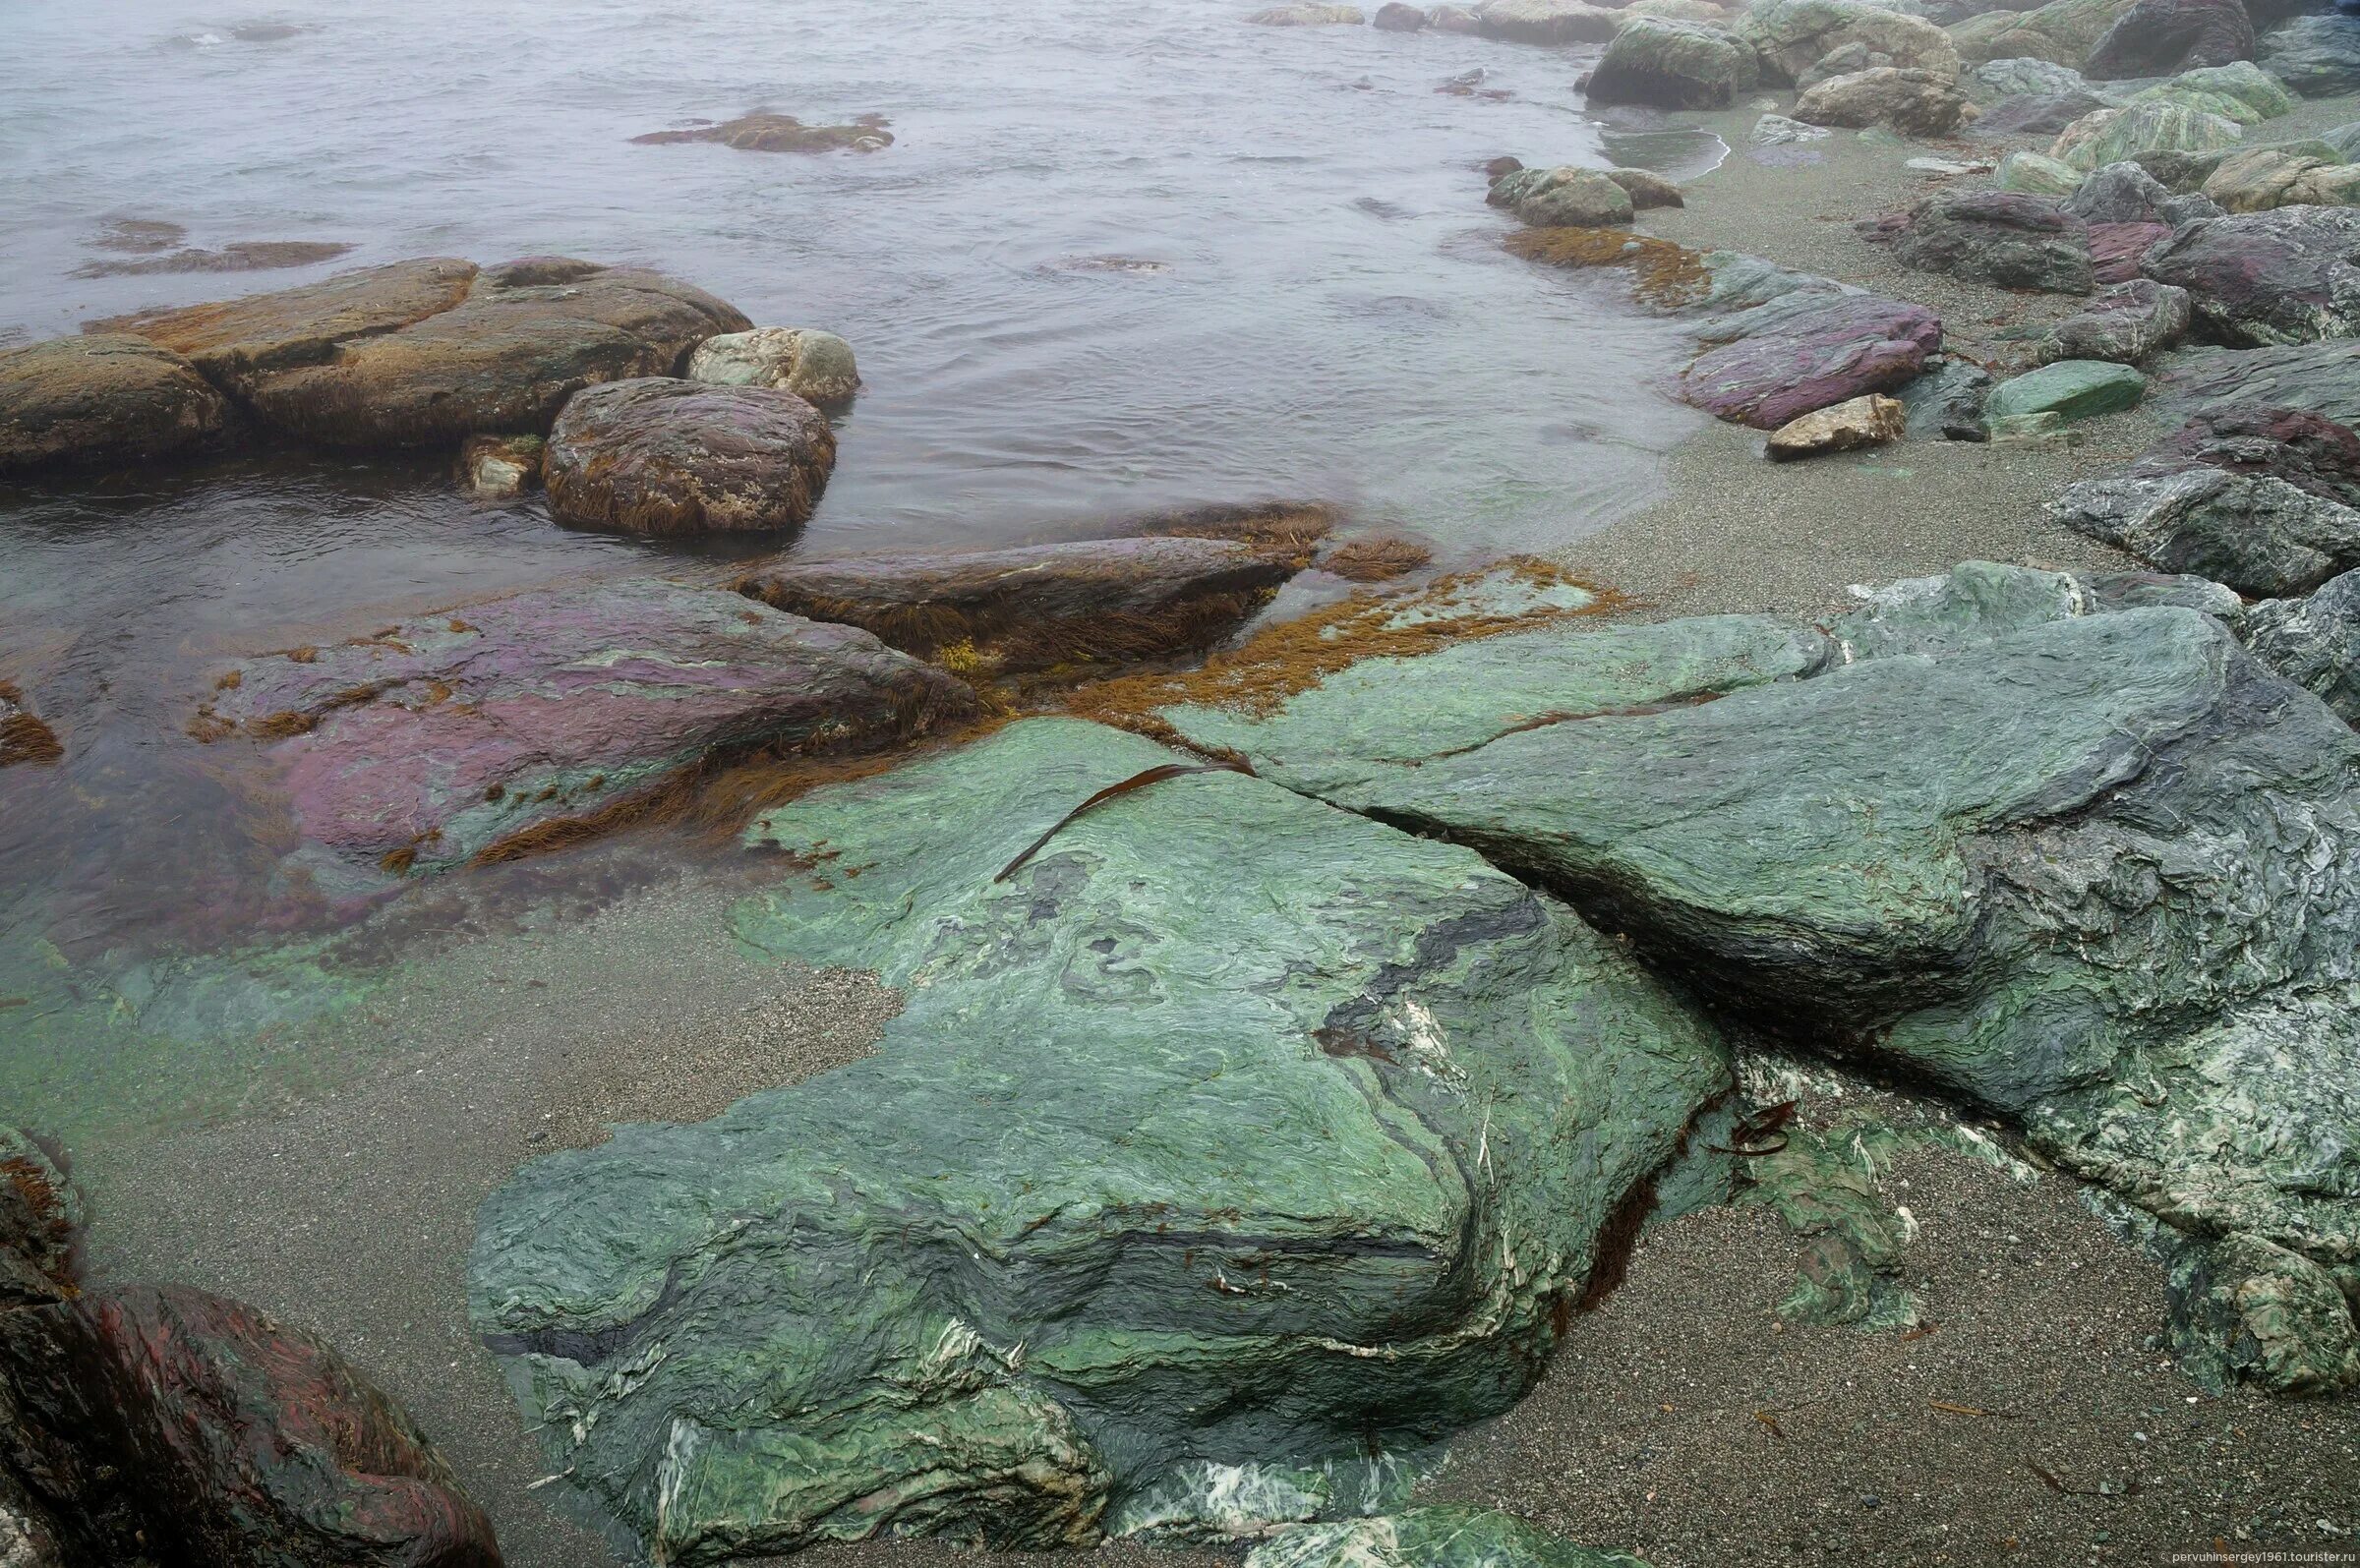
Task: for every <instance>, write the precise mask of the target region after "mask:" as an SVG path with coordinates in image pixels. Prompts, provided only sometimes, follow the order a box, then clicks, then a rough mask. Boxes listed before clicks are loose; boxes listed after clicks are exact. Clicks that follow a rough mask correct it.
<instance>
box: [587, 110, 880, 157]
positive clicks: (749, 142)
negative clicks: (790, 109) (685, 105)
mask: <svg viewBox="0 0 2360 1568" xmlns="http://www.w3.org/2000/svg"><path fill="white" fill-rule="evenodd" d="M890 123H891V122H890V121H888V120H887V119H886V118H885V117H884V116H883V115H881V114H863V115H861V116H859V117H858V118H857V119H856V120H854V121H853V122H852V123H851V124H850V125H805V124H803V122H802V121H800V120H798V119H797V118H796V117H795V116H794V115H792V114H746V115H740V116H738V118H737V119H735V120H724V121H722V122H721V123H720V124H719V125H705V126H697V127H695V128H693V129H691V130H686V131H650V132H648V133H647V134H646V135H645V136H635V137H633V138H631V142H632V144H633V145H638V146H660V145H665V144H668V143H680V142H715V143H719V144H720V145H723V146H727V147H736V148H738V150H739V151H741V152H835V151H849V152H875V151H878V150H879V149H881V148H884V147H889V146H891V145H893V133H892V132H891V131H888V130H886V129H885V127H886V126H887V125H889V124H890Z"/></svg>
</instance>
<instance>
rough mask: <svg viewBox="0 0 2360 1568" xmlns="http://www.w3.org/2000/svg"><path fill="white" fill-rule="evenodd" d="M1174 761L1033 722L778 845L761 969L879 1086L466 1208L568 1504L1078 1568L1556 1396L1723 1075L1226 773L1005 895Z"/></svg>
mask: <svg viewBox="0 0 2360 1568" xmlns="http://www.w3.org/2000/svg"><path fill="white" fill-rule="evenodd" d="M1193 763H1194V759H1190V758H1187V757H1184V756H1181V755H1178V754H1175V753H1173V752H1171V751H1168V750H1165V749H1164V748H1163V747H1161V746H1158V745H1155V744H1152V743H1151V742H1149V741H1147V740H1144V739H1142V738H1139V737H1137V736H1134V735H1128V734H1124V733H1122V732H1120V731H1117V730H1113V729H1109V728H1106V727H1104V726H1094V725H1090V724H1084V723H1080V722H1076V721H1071V720H1043V721H1033V722H1028V723H1024V724H1019V725H1015V726H1010V727H1008V728H1006V729H1003V730H1001V731H999V732H998V733H997V734H995V735H992V736H991V737H989V738H987V739H984V740H981V741H978V742H976V743H974V744H973V745H970V746H967V747H964V748H961V749H958V750H955V751H950V752H946V753H942V754H939V755H936V756H933V757H930V758H926V759H923V760H920V761H917V762H915V763H912V764H909V765H905V766H904V767H902V768H900V769H898V770H896V771H894V772H891V773H888V774H884V775H882V776H879V777H876V778H872V779H867V780H863V781H858V782H855V783H849V784H840V785H832V786H829V787H826V788H823V789H820V790H816V791H813V792H811V793H808V794H805V795H803V796H802V797H800V798H799V799H797V800H796V801H794V802H792V803H791V804H788V805H785V806H781V807H778V808H775V809H773V810H771V811H769V812H767V813H765V814H764V816H763V818H762V819H761V820H760V821H759V822H757V824H756V826H755V828H754V829H753V830H752V831H751V832H750V833H749V842H750V843H752V844H753V845H755V846H756V847H757V848H760V849H766V850H768V851H770V852H774V853H777V854H779V855H781V856H782V857H783V858H782V863H783V864H785V865H788V866H791V867H797V868H807V869H806V870H798V872H797V875H796V876H795V877H794V878H792V879H790V880H789V881H787V882H786V883H784V884H782V885H781V886H780V887H779V888H778V889H777V891H775V892H772V893H769V894H766V895H764V896H763V897H761V898H759V899H757V900H753V901H752V902H751V903H750V904H748V905H747V906H745V908H744V909H743V910H742V912H741V915H740V920H739V935H740V937H741V939H742V940H744V941H745V942H747V943H749V944H750V945H752V946H753V947H754V948H755V949H757V950H762V951H767V952H771V953H774V954H776V955H778V956H779V957H780V958H789V957H792V958H798V959H801V960H805V961H809V962H815V963H823V964H839V963H851V964H857V965H860V966H863V967H873V968H876V969H877V970H879V971H880V972H881V973H882V975H883V977H884V978H885V980H886V981H887V983H889V984H892V985H895V986H898V987H902V988H903V989H904V990H905V993H906V994H907V996H908V998H909V1006H908V1008H907V1010H906V1011H905V1012H904V1013H903V1014H902V1015H901V1016H899V1017H897V1018H896V1019H894V1020H893V1022H892V1023H890V1024H889V1025H888V1026H887V1028H886V1032H885V1036H884V1039H883V1042H882V1043H881V1045H880V1047H879V1049H878V1051H877V1054H876V1055H874V1056H873V1057H870V1058H868V1059H866V1060H863V1061H861V1062H858V1063H855V1064H853V1065H851V1066H848V1067H844V1068H840V1069H838V1070H836V1071H834V1072H831V1073H828V1074H822V1075H820V1076H818V1077H814V1078H810V1079H807V1080H805V1081H804V1082H802V1083H799V1084H797V1085H795V1086H792V1087H788V1088H782V1089H777V1090H772V1091H767V1092H764V1093H759V1094H755V1095H753V1096H751V1097H749V1098H747V1099H745V1100H742V1101H740V1102H738V1104H737V1105H736V1106H734V1107H733V1108H732V1109H730V1110H729V1111H727V1112H725V1113H724V1114H723V1115H722V1116H720V1117H718V1118H716V1119H715V1120H713V1121H711V1122H708V1123H705V1124H703V1125H701V1126H639V1127H625V1128H622V1129H619V1130H618V1132H617V1133H616V1135H615V1137H614V1138H613V1139H612V1140H611V1141H610V1142H608V1143H606V1144H604V1145H603V1146H601V1147H599V1148H596V1149H591V1150H583V1151H578V1152H571V1153H563V1154H558V1155H555V1156H551V1157H549V1158H545V1159H542V1160H537V1161H534V1162H532V1163H531V1164H528V1165H526V1166H525V1167H523V1169H522V1170H520V1171H519V1172H518V1173H517V1175H516V1176H515V1177H514V1178H513V1179H512V1180H511V1181H510V1183H509V1184H508V1185H507V1186H506V1187H504V1188H502V1189H501V1191H498V1192H496V1193H495V1194H493V1196H492V1197H491V1198H490V1199H489V1200H488V1201H487V1202H486V1203H485V1205H484V1207H483V1209H482V1211H481V1213H480V1216H479V1229H478V1234H477V1240H476V1245H475V1249H474V1251H473V1253H472V1255H471V1259H470V1266H469V1276H470V1285H469V1300H470V1309H471V1313H472V1317H473V1321H474V1324H475V1326H476V1328H477V1330H478V1331H479V1332H480V1333H481V1334H482V1335H483V1337H484V1339H485V1342H486V1344H487V1345H488V1346H490V1347H491V1348H492V1350H493V1351H494V1353H495V1354H496V1355H497V1356H499V1357H500V1359H501V1362H502V1364H503V1366H504V1368H505V1370H506V1372H507V1375H508V1378H509V1381H510V1386H511V1387H512V1388H513V1389H514V1390H515V1392H516V1394H517V1396H518V1398H519V1400H520V1401H521V1402H522V1404H523V1405H524V1407H525V1408H526V1410H527V1411H528V1412H529V1413H531V1414H530V1416H529V1418H528V1419H529V1421H530V1422H531V1423H532V1424H533V1425H534V1426H535V1428H536V1429H537V1430H538V1431H539V1432H540V1433H541V1436H542V1439H543V1442H544V1444H545V1445H546V1448H547V1451H548V1454H549V1461H550V1465H551V1468H552V1469H553V1470H555V1471H560V1472H561V1473H562V1474H563V1475H564V1476H565V1478H566V1480H565V1482H564V1485H565V1487H566V1488H567V1489H568V1490H569V1491H570V1492H572V1493H573V1495H574V1496H575V1498H576V1499H577V1500H578V1501H579V1502H581V1503H584V1504H587V1505H588V1506H589V1508H591V1509H592V1510H593V1511H595V1512H597V1513H599V1514H602V1515H606V1516H610V1517H612V1518H615V1519H618V1520H619V1521H621V1522H622V1523H623V1524H624V1525H625V1526H626V1527H627V1528H629V1529H630V1530H631V1531H633V1532H634V1533H636V1534H637V1535H638V1536H639V1537H640V1538H641V1539H643V1540H644V1541H645V1543H646V1547H647V1549H648V1550H649V1551H650V1552H651V1553H652V1554H654V1555H655V1556H656V1557H657V1558H658V1559H659V1560H663V1561H670V1562H679V1563H702V1562H712V1561H716V1560H719V1559H721V1558H724V1557H727V1556H732V1555H741V1554H742V1555H755V1554H760V1553H765V1552H773V1551H780V1550H791V1549H794V1548H796V1547H797V1546H801V1545H805V1544H808V1543H810V1542H813V1541H815V1540H819V1539H860V1538H866V1537H872V1536H882V1535H888V1534H930V1535H938V1536H946V1537H949V1538H951V1539H954V1540H960V1541H966V1542H970V1543H974V1544H987V1545H994V1546H1002V1547H1011V1546H1020V1545H1021V1546H1049V1545H1075V1544H1087V1543H1089V1542H1091V1541H1092V1540H1094V1539H1098V1537H1099V1536H1100V1534H1101V1533H1102V1532H1103V1531H1105V1530H1106V1529H1107V1528H1108V1527H1109V1526H1116V1527H1118V1528H1119V1526H1120V1524H1121V1522H1122V1520H1123V1517H1124V1513H1123V1511H1124V1508H1125V1506H1126V1504H1127V1502H1128V1501H1129V1500H1130V1499H1133V1498H1137V1497H1142V1496H1145V1495H1149V1494H1153V1495H1155V1496H1156V1497H1158V1498H1161V1499H1163V1501H1162V1504H1160V1505H1159V1507H1158V1508H1157V1510H1155V1512H1156V1513H1157V1514H1159V1515H1161V1516H1163V1517H1169V1516H1170V1513H1171V1508H1170V1506H1169V1505H1170V1502H1171V1499H1170V1498H1169V1496H1168V1491H1169V1485H1170V1484H1172V1483H1176V1484H1180V1485H1183V1486H1185V1485H1187V1484H1189V1483H1190V1482H1189V1481H1188V1478H1190V1477H1195V1478H1197V1479H1198V1481H1197V1483H1199V1484H1210V1481H1207V1480H1206V1478H1208V1477H1217V1476H1219V1475H1223V1474H1226V1475H1236V1474H1239V1473H1240V1471H1241V1470H1242V1469H1243V1468H1244V1467H1248V1466H1252V1467H1256V1468H1257V1469H1259V1468H1264V1467H1283V1466H1287V1465H1298V1466H1310V1467H1323V1466H1324V1467H1332V1468H1337V1469H1343V1468H1351V1467H1360V1468H1363V1469H1366V1468H1368V1467H1370V1466H1371V1465H1372V1464H1383V1463H1385V1461H1384V1460H1382V1459H1380V1458H1376V1457H1374V1456H1377V1455H1379V1454H1381V1453H1385V1452H1392V1451H1398V1450H1403V1449H1412V1448H1416V1447H1418V1446H1421V1445H1423V1444H1426V1443H1430V1442H1432V1441H1434V1440H1436V1439H1438V1438H1440V1437H1443V1436H1446V1435H1447V1434H1448V1433H1450V1432H1451V1431H1454V1430H1456V1429H1458V1428H1460V1427H1461V1426H1463V1425H1465V1424H1466V1423H1470V1422H1473V1421H1476V1420H1480V1419H1482V1418H1484V1417H1486V1416H1489V1415H1492V1414H1496V1413H1497V1412H1499V1411H1501V1410H1504V1409H1505V1408H1506V1406H1507V1405H1509V1404H1510V1403H1512V1402H1513V1401H1514V1399H1515V1398H1516V1397H1517V1396H1518V1395H1519V1394H1520V1393H1521V1392H1522V1391H1523V1390H1524V1389H1525V1388H1527V1387H1528V1386H1529V1385H1530V1384H1531V1382H1532V1381H1533V1380H1534V1379H1535V1378H1537V1377H1538V1376H1539V1375H1540V1373H1541V1370H1542V1367H1543V1365H1545V1360H1546V1356H1547V1353H1548V1350H1549V1347H1550V1345H1551V1343H1552V1340H1553V1337H1554V1334H1555V1331H1556V1330H1555V1325H1556V1323H1557V1322H1558V1321H1559V1320H1560V1319H1559V1314H1560V1313H1562V1312H1563V1311H1564V1310H1566V1309H1568V1308H1569V1307H1571V1306H1572V1305H1573V1304H1574V1302H1575V1301H1576V1300H1577V1299H1578V1298H1579V1297H1580V1296H1581V1295H1582V1293H1583V1291H1584V1288H1585V1285H1586V1284H1587V1282H1588V1281H1589V1279H1590V1277H1591V1275H1592V1271H1593V1270H1594V1269H1596V1268H1599V1267H1601V1266H1604V1265H1605V1264H1606V1263H1607V1261H1608V1257H1609V1254H1610V1253H1611V1251H1612V1249H1613V1248H1614V1247H1615V1246H1616V1245H1619V1244H1618V1243H1617V1242H1616V1240H1615V1239H1616V1237H1618V1236H1619V1235H1621V1232H1619V1231H1616V1230H1615V1229H1614V1223H1615V1219H1616V1216H1617V1215H1618V1214H1620V1213H1621V1212H1623V1207H1624V1204H1625V1200H1626V1198H1628V1196H1629V1195H1630V1194H1631V1193H1632V1191H1634V1189H1638V1188H1640V1187H1641V1185H1642V1184H1643V1183H1644V1182H1645V1181H1646V1179H1647V1177H1648V1176H1649V1175H1650V1173H1652V1172H1653V1171H1655V1170H1656V1169H1657V1168H1658V1167H1659V1166H1661V1165H1663V1164H1664V1163H1665V1161H1666V1160H1667V1159H1669V1158H1670V1157H1671V1155H1672V1153H1673V1151H1674V1150H1675V1149H1676V1148H1677V1147H1678V1146H1679V1143H1680V1141H1681V1136H1682V1130H1683V1129H1684V1128H1685V1127H1686V1126H1687V1124H1688V1122H1689V1120H1690V1118H1691V1117H1692V1116H1693V1115H1694V1113H1695V1112H1696V1111H1697V1110H1698V1108H1699V1107H1700V1106H1702V1105H1704V1104H1705V1103H1706V1102H1707V1101H1710V1100H1712V1099H1713V1098H1715V1097H1716V1096H1718V1095H1721V1094H1722V1093H1724V1092H1726V1090H1727V1088H1728V1084H1729V1077H1728V1070H1727V1066H1726V1062H1725V1059H1724V1056H1723V1052H1722V1048H1721V1046H1720V1043H1719V1041H1718V1039H1717V1037H1716V1036H1715V1034H1714V1032H1713V1031H1712V1030H1711V1029H1710V1028H1709V1027H1708V1026H1707V1025H1705V1024H1704V1023H1702V1022H1701V1021H1700V1020H1699V1019H1698V1018H1697V1016H1695V1015H1694V1014H1692V1013H1691V1012H1690V1011H1688V1010H1687V1009H1686V1008H1685V1007H1684V1005H1682V1003H1680V1002H1678V1001H1676V1000H1675V999H1674V998H1673V997H1672V996H1670V995H1669V994H1668V993H1667V992H1665V991H1664V990H1662V989H1660V988H1659V987H1658V986H1657V985H1656V984H1655V983H1654V982H1653V981H1652V980H1650V979H1648V978H1647V977H1646V976H1645V975H1644V974H1643V973H1642V972H1640V971H1639V970H1638V969H1637V968H1636V967H1635V966H1633V965H1632V964H1631V963H1630V962H1629V961H1628V960H1627V959H1626V958H1623V957H1622V956H1621V955H1620V954H1619V953H1618V952H1617V951H1616V950H1615V949H1614V948H1613V947H1612V946H1611V945H1609V944H1606V943H1604V942H1601V941H1600V940H1598V939H1597V938H1596V937H1595V936H1593V935H1592V934H1591V933H1590V932H1589V931H1588V930H1587V929H1586V928H1584V927H1583V926H1582V925H1581V923H1580V922H1579V921H1577V920H1574V919H1573V918H1571V917H1570V915H1569V914H1568V913H1567V911H1565V910H1564V908H1563V906H1561V905H1559V904H1557V903H1556V902H1554V901H1553V900H1549V899H1548V898H1546V897H1543V896H1541V895H1537V894H1535V893H1534V892H1533V891H1532V890H1531V889H1529V888H1527V887H1525V886H1524V885H1522V884H1521V883H1518V882H1516V881H1515V880H1513V879H1512V878H1509V877H1507V876H1505V875H1504V874H1502V873H1500V872H1498V871H1496V870H1494V869H1492V868H1491V867H1489V866H1487V865H1485V864H1484V863H1483V862H1482V861H1481V860H1480V859H1478V858H1477V857H1476V856H1475V855H1473V854H1471V853H1470V852H1468V851H1467V850H1464V849H1460V848H1456V847H1453V846H1450V845H1447V844H1443V843H1439V842H1431V841H1426V840H1420V839H1413V838H1410V837H1408V836H1406V835H1403V834H1400V833H1396V832H1394V831H1393V830H1391V829H1389V828H1385V827H1382V826H1380V825H1378V824H1376V823H1372V822H1368V821H1366V820H1364V819H1360V818H1356V817H1354V816H1351V815H1349V814H1346V813H1342V812H1336V811H1333V810H1330V809H1329V808H1328V807H1326V806H1323V805H1320V804H1318V803H1316V802H1314V801H1310V800H1306V799H1304V798H1303V797H1301V796H1300V795H1297V794H1294V793H1292V792H1290V791H1288V790H1285V789H1282V788H1280V787H1278V786H1277V785H1275V784H1268V783H1265V782H1262V781H1259V780H1255V779H1251V778H1247V777H1244V776H1243V775H1240V774H1238V773H1234V772H1228V771H1214V772H1210V773H1207V772H1202V771H1200V772H1199V773H1198V776H1196V777H1176V778H1170V779H1167V780H1165V781H1164V782H1161V783H1158V784H1154V785H1153V786H1152V787H1150V788H1144V789H1141V790H1138V791H1135V792H1132V793H1129V794H1126V795H1122V796H1120V797H1118V798H1115V799H1113V800H1111V801H1109V802H1108V803H1107V804H1106V805H1104V806H1103V807H1102V808H1101V809H1098V810H1094V811H1092V812H1090V813H1088V814H1087V815H1082V816H1080V817H1078V818H1076V819H1074V820H1072V821H1071V822H1070V825H1068V826H1066V827H1065V828H1064V829H1063V831H1062V832H1059V833H1057V834H1056V835H1055V836H1054V837H1053V838H1051V839H1049V840H1048V841H1047V842H1046V843H1045V844H1043V845H1041V846H1040V847H1039V848H1038V852H1037V853H1035V854H1033V857H1032V858H1031V859H1029V860H1026V861H1024V862H1023V864H1022V866H1021V868H1020V869H1012V870H1011V869H1004V868H1007V867H1009V866H1010V865H1011V861H1010V857H1011V856H1012V855H1016V854H1017V853H1018V851H1020V850H1022V849H1024V848H1025V846H1026V845H1027V843H1028V842H1029V841H1033V840H1034V839H1035V836H1036V835H1039V834H1040V833H1041V832H1042V830H1043V829H1047V828H1050V827H1051V826H1052V825H1053V824H1056V823H1057V822H1058V821H1059V819H1060V818H1061V817H1062V816H1065V815H1066V814H1067V813H1069V812H1070V811H1071V810H1072V809H1073V808H1074V807H1076V806H1078V805H1079V804H1081V803H1082V802H1083V801H1084V800H1085V799H1086V798H1087V797H1089V796H1091V795H1092V793H1093V792H1094V791H1100V790H1103V789H1105V788H1106V787H1107V786H1109V785H1111V784H1116V783H1117V782H1118V781H1123V780H1126V779H1130V778H1133V777H1135V776H1138V775H1140V774H1142V773H1143V771H1145V770H1149V769H1154V768H1159V767H1164V766H1168V765H1173V764H1181V765H1193ZM854 873H857V875H856V876H855V875H854ZM995 873H998V875H996V876H995ZM1624 1228H1625V1229H1627V1226H1626V1225H1625V1227H1624ZM1602 1233H1603V1237H1602ZM1175 1479H1176V1481H1175ZM1284 1517H1290V1518H1291V1517H1300V1515H1299V1514H1298V1513H1294V1512H1292V1511H1291V1509H1290V1511H1289V1512H1288V1513H1287V1514H1286V1515H1284ZM1238 1528H1244V1525H1243V1524H1240V1525H1239V1526H1238Z"/></svg>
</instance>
